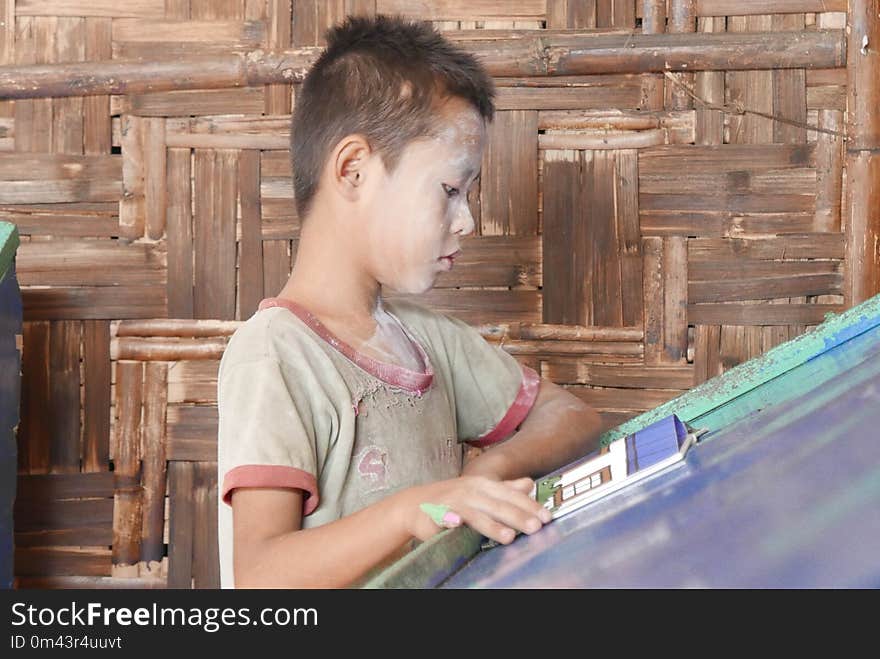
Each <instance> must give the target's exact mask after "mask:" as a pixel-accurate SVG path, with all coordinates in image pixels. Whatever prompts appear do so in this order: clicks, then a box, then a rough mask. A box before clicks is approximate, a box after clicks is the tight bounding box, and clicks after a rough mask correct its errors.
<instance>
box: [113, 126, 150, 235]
mask: <svg viewBox="0 0 880 659" xmlns="http://www.w3.org/2000/svg"><path fill="white" fill-rule="evenodd" d="M142 126H143V120H142V119H141V118H139V117H134V116H132V115H124V116H123V117H122V155H123V158H122V199H120V200H119V235H120V236H122V237H124V238H127V239H129V240H136V239H137V238H140V237H141V236H143V235H144V223H145V213H146V209H145V203H146V202H145V199H144V193H145V187H144V162H143V140H142V131H143V128H142Z"/></svg>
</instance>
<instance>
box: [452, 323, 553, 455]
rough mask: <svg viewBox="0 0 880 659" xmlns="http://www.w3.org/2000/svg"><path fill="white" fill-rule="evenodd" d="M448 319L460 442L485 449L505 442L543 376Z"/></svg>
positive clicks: (523, 416)
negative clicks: (496, 443)
mask: <svg viewBox="0 0 880 659" xmlns="http://www.w3.org/2000/svg"><path fill="white" fill-rule="evenodd" d="M445 320H446V321H447V322H444V323H442V325H441V327H442V328H443V329H442V331H444V332H449V335H448V336H446V337H444V343H445V344H446V345H447V346H448V348H447V354H448V356H449V360H450V364H449V367H450V368H449V372H450V377H451V379H452V389H453V392H454V396H455V414H456V419H457V424H458V437H459V440H460V441H465V442H468V443H469V444H471V445H473V446H478V447H485V446H488V445H490V444H494V443H495V442H499V441H502V440H504V439H507V438H508V437H509V436H510V435H511V434H512V433H513V432H514V431H515V430H516V428H517V427H518V426H519V425H520V424H521V423H522V422H523V421H524V420H525V418H526V416H528V413H529V411H530V410H531V409H532V405H534V402H535V399H536V398H537V396H538V389H539V387H540V383H541V382H540V381H541V378H540V376H539V375H538V374H537V373H536V372H535V371H534V370H533V369H531V368H529V367H527V366H523V365H521V364H520V363H519V362H517V361H516V359H514V358H513V357H512V356H511V355H510V354H508V353H507V352H505V351H504V350H503V349H502V348H500V347H498V346H495V345H492V344H490V343H489V342H488V341H486V340H485V339H484V338H483V337H482V336H481V335H480V333H479V332H478V331H477V330H476V329H474V328H473V327H471V326H470V325H468V324H467V323H465V322H463V321H461V320H459V319H457V318H452V317H449V316H446V317H445Z"/></svg>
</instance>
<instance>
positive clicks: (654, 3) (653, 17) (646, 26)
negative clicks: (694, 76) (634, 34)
mask: <svg viewBox="0 0 880 659" xmlns="http://www.w3.org/2000/svg"><path fill="white" fill-rule="evenodd" d="M637 4H639V6H640V8H641V9H642V16H643V18H642V33H643V34H662V33H663V32H665V31H666V0H641V3H637ZM663 85H664V78H663V77H662V76H658V75H653V74H643V75H642V101H641V105H640V107H641V108H644V109H648V110H662V109H663Z"/></svg>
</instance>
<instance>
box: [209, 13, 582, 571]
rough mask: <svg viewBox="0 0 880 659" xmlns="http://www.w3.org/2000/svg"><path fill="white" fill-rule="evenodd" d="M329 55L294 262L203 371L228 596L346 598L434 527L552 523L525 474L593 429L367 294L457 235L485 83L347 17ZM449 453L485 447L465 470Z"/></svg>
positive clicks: (421, 44) (496, 356)
mask: <svg viewBox="0 0 880 659" xmlns="http://www.w3.org/2000/svg"><path fill="white" fill-rule="evenodd" d="M327 44H328V45H327V49H326V51H325V52H324V53H323V54H322V55H321V57H320V58H319V59H318V61H317V62H316V63H315V65H314V66H313V68H312V69H311V71H310V72H309V74H308V76H307V77H306V80H305V81H304V82H303V86H302V90H301V92H300V94H299V95H298V96H297V99H296V110H295V112H294V117H293V126H292V135H291V152H292V153H291V156H292V159H293V169H294V188H295V198H296V204H297V211H298V213H299V217H300V218H301V221H302V225H301V226H302V230H301V234H300V242H299V248H298V253H297V258H296V263H295V266H294V268H293V272H292V273H291V275H290V279H289V281H288V282H287V284H286V285H285V286H284V288H283V289H282V290H281V292H280V293H279V294H278V296H277V297H274V298H267V299H266V300H263V301H262V302H261V303H260V308H259V310H258V311H257V312H256V313H255V314H254V315H253V316H252V317H251V318H250V319H248V321H247V322H246V323H244V324H243V325H242V326H241V327H240V328H239V329H238V331H237V332H236V333H235V335H234V336H233V337H232V339H231V340H230V342H229V345H228V347H227V349H226V352H225V353H224V355H223V359H222V362H221V365H220V371H219V374H218V407H219V415H220V426H219V440H218V441H219V448H218V452H219V453H218V479H219V480H218V482H219V483H220V501H219V504H218V506H219V538H220V559H221V583H222V585H223V586H224V587H230V586H233V585H234V586H237V587H259V586H274V587H288V588H290V587H314V586H318V587H335V586H347V585H351V584H353V583H357V582H359V581H360V580H362V579H363V578H364V577H365V575H367V574H368V573H370V572H371V571H374V570H376V569H377V568H378V567H380V566H382V565H383V564H387V563H388V562H390V561H391V560H393V559H394V558H396V557H398V556H399V555H400V553H401V552H402V551H405V550H406V548H407V547H408V546H409V545H410V544H411V543H412V542H413V541H414V540H424V539H427V538H429V537H430V536H432V535H433V534H435V533H437V532H439V531H440V530H442V529H441V525H442V526H457V525H459V524H467V525H469V526H471V527H472V528H474V529H475V530H477V531H479V532H480V533H482V534H483V535H485V536H487V537H489V538H492V539H493V540H496V541H498V542H501V543H505V544H506V543H509V542H511V541H512V540H513V539H514V537H515V533H516V532H517V531H521V532H525V533H534V532H535V531H537V530H538V529H540V528H541V526H542V524H543V523H546V522H548V521H549V520H550V516H549V513H548V511H547V510H545V509H544V508H542V507H541V506H540V505H538V504H537V502H535V501H534V500H532V499H531V498H530V497H529V496H528V494H529V491H530V490H531V488H532V486H533V484H534V483H533V481H532V480H531V479H530V478H529V476H537V475H542V474H544V473H546V472H548V471H551V470H553V469H555V468H556V467H558V466H561V465H562V464H565V463H567V462H570V461H571V460H573V459H575V458H577V457H580V456H582V455H584V454H585V453H587V452H589V451H590V450H592V449H593V448H595V445H596V440H597V438H598V435H599V428H600V421H599V417H598V414H597V413H596V412H595V411H594V410H592V409H590V408H589V407H587V406H586V405H585V404H583V403H582V402H580V401H579V400H578V399H577V398H576V397H574V396H572V395H571V394H569V393H568V392H566V391H565V390H563V389H562V388H561V387H558V386H556V385H554V384H552V383H550V382H548V381H546V380H541V379H540V377H539V376H538V375H537V374H536V373H535V372H534V371H532V370H531V369H528V368H523V367H520V366H519V364H518V363H517V362H516V360H514V359H513V357H511V356H510V355H508V354H507V353H505V352H504V351H502V350H501V349H500V348H496V347H493V346H491V345H490V344H488V343H487V342H486V341H484V340H483V339H482V337H481V336H480V335H479V333H478V332H477V331H476V330H474V329H473V328H471V327H469V326H468V325H466V324H465V323H463V322H461V321H459V320H457V319H454V318H451V317H448V316H445V315H442V314H437V313H435V312H432V311H429V310H428V309H425V308H423V307H422V306H420V305H416V304H413V303H410V302H401V301H398V302H394V303H392V302H388V301H383V300H382V298H381V293H380V288H381V286H383V285H384V286H388V287H390V288H392V289H394V290H395V291H398V292H404V293H423V292H425V291H427V290H429V289H430V288H431V287H432V286H433V284H434V280H435V279H436V277H437V275H439V273H440V272H441V271H444V270H449V269H451V268H452V266H453V263H454V260H455V257H456V256H457V255H458V252H459V247H460V246H461V238H462V236H465V235H467V234H470V233H472V232H473V229H474V221H473V218H472V217H471V214H470V211H469V208H468V203H467V189H468V187H469V186H470V184H471V183H473V181H474V179H475V178H476V177H477V175H478V174H479V169H480V163H481V159H482V153H483V149H484V147H485V142H486V126H485V122H486V121H491V119H492V115H493V112H494V106H493V103H492V96H493V94H494V90H493V86H492V81H491V78H489V76H488V75H487V74H486V72H485V71H484V70H483V69H482V67H481V66H480V65H479V64H478V63H477V61H476V60H475V59H474V58H473V57H472V56H471V55H469V54H467V53H466V52H464V51H461V50H459V49H457V48H455V47H454V46H453V45H452V44H450V43H449V42H448V41H446V40H445V39H443V38H442V37H441V36H440V35H439V34H438V33H436V32H435V31H434V30H433V29H432V28H431V27H430V26H429V25H426V24H418V23H409V22H405V21H404V20H402V19H399V18H391V17H386V16H381V15H380V16H378V17H376V18H375V19H367V18H349V19H347V20H346V22H345V23H343V24H342V25H341V26H338V27H336V28H335V29H333V30H331V31H330V32H329V33H328V36H327ZM517 428H519V430H518V431H517ZM464 441H469V442H471V443H472V444H475V445H477V446H479V447H484V448H486V447H488V448H486V450H485V451H484V452H483V453H482V454H481V455H479V456H477V457H476V458H474V459H473V460H470V461H468V463H467V464H466V465H465V466H464V468H463V469H462V462H463V460H462V457H463V455H462V442H464ZM425 503H429V504H435V505H436V506H441V507H445V508H442V509H443V510H446V509H448V512H447V513H446V515H445V516H444V517H443V520H442V522H435V521H433V518H432V517H429V516H428V514H426V513H425V512H423V509H422V508H421V505H422V504H425Z"/></svg>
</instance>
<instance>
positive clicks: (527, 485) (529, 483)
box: [504, 476, 535, 493]
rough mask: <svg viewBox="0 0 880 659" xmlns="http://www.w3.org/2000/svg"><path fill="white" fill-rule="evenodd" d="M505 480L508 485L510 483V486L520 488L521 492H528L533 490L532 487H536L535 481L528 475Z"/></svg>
mask: <svg viewBox="0 0 880 659" xmlns="http://www.w3.org/2000/svg"><path fill="white" fill-rule="evenodd" d="M504 482H505V483H506V484H507V485H509V486H510V487H512V488H513V489H515V490H519V491H520V492H526V493H528V492H531V491H532V488H533V487H535V481H533V480H532V479H531V478H529V477H528V476H525V477H523V478H517V479H516V480H512V481H504Z"/></svg>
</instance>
